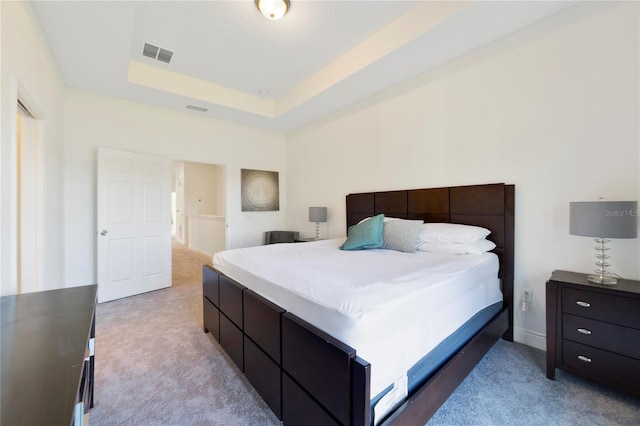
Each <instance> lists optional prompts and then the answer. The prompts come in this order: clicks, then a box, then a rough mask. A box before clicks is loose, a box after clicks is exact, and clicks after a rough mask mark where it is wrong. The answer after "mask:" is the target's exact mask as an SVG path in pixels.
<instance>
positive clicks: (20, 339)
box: [0, 285, 98, 425]
mask: <svg viewBox="0 0 640 426" xmlns="http://www.w3.org/2000/svg"><path fill="white" fill-rule="evenodd" d="M97 288H98V286H97V285H91V286H84V287H73V288H65V289H59V290H50V291H42V292H37V293H27V294H20V295H15V296H3V297H1V298H0V311H1V318H2V320H1V323H0V325H1V326H2V335H1V342H2V349H1V350H2V377H1V381H2V418H1V419H0V423H1V424H3V425H4V424H6V425H14V424H16V425H23V424H24V425H27V424H29V425H44V424H47V425H54V424H55V425H68V424H71V421H72V418H73V409H74V405H75V403H76V401H77V397H78V389H79V384H80V378H81V375H82V367H83V364H84V359H85V350H86V348H87V342H88V340H89V334H90V333H91V324H92V321H93V315H94V309H95V301H96V291H97Z"/></svg>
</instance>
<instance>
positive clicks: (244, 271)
mask: <svg viewBox="0 0 640 426" xmlns="http://www.w3.org/2000/svg"><path fill="white" fill-rule="evenodd" d="M342 242H344V238H341V239H334V240H324V241H317V242H309V243H299V244H272V245H266V246H260V247H250V248H242V249H234V250H227V251H224V252H220V253H217V254H216V255H214V257H213V265H214V267H215V268H216V269H218V270H219V271H220V272H222V273H224V274H225V275H227V276H228V277H230V278H232V279H234V280H236V281H238V282H239V283H241V284H243V285H244V286H246V287H248V288H250V289H252V290H254V291H256V292H257V293H259V294H261V295H262V296H263V297H265V298H267V299H269V300H271V301H272V302H274V303H276V304H277V305H279V306H280V307H282V308H283V309H286V310H287V311H289V312H291V313H293V314H295V315H297V316H298V317H300V318H302V319H304V320H305V321H308V322H309V323H311V324H313V325H314V326H316V327H318V328H319V329H321V330H323V331H325V332H326V333H328V334H330V335H332V336H334V337H336V338H337V339H339V340H340V341H342V342H344V343H346V344H347V345H349V346H351V347H353V348H355V349H356V351H357V354H358V356H360V357H361V358H363V359H365V360H366V361H368V362H370V363H371V397H374V396H376V395H377V394H378V393H380V392H381V391H383V390H384V389H385V388H387V387H388V386H389V385H390V384H392V383H396V387H397V383H398V382H402V380H404V381H405V383H406V373H407V370H408V369H409V368H410V367H411V366H413V365H414V364H415V363H416V362H417V361H419V360H420V359H421V358H422V357H423V356H424V355H425V354H427V353H428V352H429V351H430V350H431V349H432V348H434V347H435V346H436V345H437V344H438V343H440V342H441V341H442V340H443V339H444V338H446V337H447V336H448V335H449V334H451V333H452V332H454V331H455V330H456V329H458V328H459V327H460V326H461V325H462V324H464V323H465V322H466V321H467V320H468V319H469V318H471V317H472V316H473V315H474V314H476V313H477V312H479V311H480V310H482V309H483V308H485V307H487V306H489V305H491V304H493V303H496V302H499V301H501V300H502V293H501V292H500V285H499V279H498V278H497V275H498V258H497V256H496V255H495V254H493V253H485V254H482V255H441V254H433V253H427V252H416V253H402V252H398V251H391V250H361V251H342V250H339V249H338V247H339V246H340V245H341V244H342ZM399 348H401V349H399ZM403 378H404V379H403Z"/></svg>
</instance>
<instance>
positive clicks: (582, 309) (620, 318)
mask: <svg viewBox="0 0 640 426" xmlns="http://www.w3.org/2000/svg"><path fill="white" fill-rule="evenodd" d="M562 312H564V313H568V314H573V315H578V316H581V317H586V318H593V319H597V320H600V321H606V322H609V323H614V324H620V325H624V326H625V327H631V328H637V329H640V299H633V298H627V297H620V296H612V295H610V294H603V293H599V292H595V291H584V290H577V289H575V288H563V289H562Z"/></svg>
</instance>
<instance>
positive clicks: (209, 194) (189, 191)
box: [184, 163, 225, 216]
mask: <svg viewBox="0 0 640 426" xmlns="http://www.w3.org/2000/svg"><path fill="white" fill-rule="evenodd" d="M219 169H222V173H223V172H224V167H219V166H216V165H214V164H202V163H184V175H185V177H184V179H185V209H186V214H208V215H219V216H224V207H225V206H224V203H220V201H221V198H224V188H221V183H222V184H224V175H222V176H221V174H222V173H221V171H220V170H219ZM220 179H222V182H219V180H220ZM220 190H222V191H223V192H222V194H220V193H219V191H220Z"/></svg>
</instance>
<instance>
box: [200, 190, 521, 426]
mask: <svg viewBox="0 0 640 426" xmlns="http://www.w3.org/2000/svg"><path fill="white" fill-rule="evenodd" d="M514 196H515V188H514V186H513V185H504V184H489V185H473V186H457V187H448V188H433V189H418V190H405V191H385V192H370V193H361V194H350V195H347V199H346V204H347V226H351V225H353V224H355V223H357V222H358V221H360V220H361V219H363V218H365V217H368V216H372V215H374V214H379V213H384V214H385V216H392V217H400V218H407V219H422V220H424V221H425V222H453V223H463V224H470V225H478V226H483V227H485V228H488V229H490V230H491V231H492V233H491V235H490V236H489V237H488V238H489V239H491V240H492V241H494V242H495V243H496V245H497V247H496V249H495V252H496V253H497V254H498V256H499V257H500V260H501V264H500V265H501V267H500V278H501V279H502V290H503V295H504V299H503V309H502V311H501V312H500V313H499V314H497V315H496V316H495V317H494V318H493V319H492V320H491V321H490V322H489V323H488V324H487V325H486V326H485V327H484V328H483V329H482V330H480V331H479V332H478V333H477V334H476V335H475V336H474V337H473V338H472V339H471V340H470V341H469V342H467V343H466V344H465V345H464V346H463V347H462V348H461V349H460V350H459V351H458V352H457V353H456V354H454V355H453V356H452V357H451V358H450V359H449V361H448V362H447V363H445V364H444V365H443V366H442V367H441V368H440V369H439V370H438V371H437V372H436V373H435V374H433V375H432V377H431V378H430V379H429V380H428V381H427V382H426V383H424V384H423V385H422V386H421V387H420V388H419V389H418V390H417V391H416V392H414V393H413V394H412V395H410V396H409V398H408V400H407V401H406V402H405V403H404V404H403V405H402V406H401V407H399V408H398V409H397V410H396V411H395V412H394V413H393V414H391V416H389V417H388V418H387V419H386V420H385V421H384V423H383V424H384V425H424V424H425V423H426V422H427V421H428V419H429V418H430V417H431V416H433V414H434V413H435V412H436V411H437V410H438V408H439V407H440V406H441V405H442V403H444V401H446V399H447V398H448V397H449V395H450V394H451V393H452V392H453V391H454V390H455V389H456V387H457V386H458V385H459V384H460V383H461V382H462V381H463V380H464V378H465V377H466V376H467V374H468V373H469V372H470V371H471V370H472V369H473V368H474V367H475V365H476V364H477V363H478V362H479V361H480V359H482V357H483V356H484V355H485V354H486V353H487V352H488V351H489V349H490V348H491V347H492V346H493V344H494V343H495V342H496V341H497V340H498V338H499V337H500V336H502V337H503V338H504V339H506V340H509V341H512V340H513V270H514V268H513V260H514V256H513V247H514ZM203 317H204V331H205V333H206V332H210V333H211V334H212V335H213V336H214V337H215V339H216V340H217V341H218V342H219V343H220V345H221V346H222V347H223V348H224V350H225V351H226V352H227V354H228V355H229V357H230V358H231V359H232V360H233V362H234V363H235V364H236V365H237V366H238V368H239V369H240V370H241V371H242V372H243V373H244V374H245V376H246V377H247V379H248V380H249V381H250V382H251V383H252V385H253V386H254V388H255V389H256V390H257V391H258V393H259V394H260V395H261V396H262V398H263V399H264V401H265V402H266V403H267V405H268V406H269V407H270V408H271V409H272V410H273V412H274V413H275V414H276V416H277V417H278V418H279V419H281V420H283V422H284V424H286V425H305V426H307V425H318V426H326V425H354V426H356V425H357V426H367V425H369V424H370V420H371V413H370V412H371V407H370V401H369V393H370V373H371V366H370V365H369V363H368V362H366V361H365V360H363V359H361V358H359V357H358V356H357V354H356V350H355V349H353V348H351V347H349V346H348V345H345V344H344V343H342V342H340V341H339V340H337V339H335V338H333V337H332V336H329V335H327V334H326V333H324V332H323V331H321V330H319V329H317V328H316V327H314V326H313V325H311V324H309V323H307V322H305V321H303V320H302V319H300V318H298V317H296V316H295V315H293V314H291V313H290V312H286V311H285V310H284V309H282V308H280V307H279V306H277V305H275V304H273V303H271V302H270V301H268V300H266V299H265V298H263V297H261V296H260V295H259V294H257V293H255V292H254V291H252V290H250V289H247V288H246V287H244V286H243V285H242V284H241V283H238V282H236V281H234V280H232V279H230V278H228V277H226V276H225V275H223V274H221V273H219V272H218V271H216V270H215V269H214V268H212V267H210V266H208V265H205V266H204V267H203Z"/></svg>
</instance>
